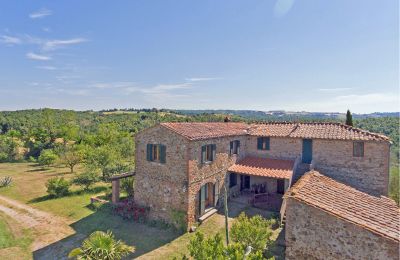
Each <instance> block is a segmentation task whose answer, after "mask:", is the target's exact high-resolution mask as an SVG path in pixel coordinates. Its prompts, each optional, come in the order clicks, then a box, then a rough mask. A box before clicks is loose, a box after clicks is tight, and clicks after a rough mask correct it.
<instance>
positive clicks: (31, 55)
mask: <svg viewBox="0 0 400 260" xmlns="http://www.w3.org/2000/svg"><path fill="white" fill-rule="evenodd" d="M26 57H27V58H28V59H31V60H41V61H46V60H51V57H50V56H45V55H40V54H36V53H33V52H28V53H27V54H26Z"/></svg>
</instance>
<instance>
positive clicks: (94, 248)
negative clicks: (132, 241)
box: [68, 231, 135, 260]
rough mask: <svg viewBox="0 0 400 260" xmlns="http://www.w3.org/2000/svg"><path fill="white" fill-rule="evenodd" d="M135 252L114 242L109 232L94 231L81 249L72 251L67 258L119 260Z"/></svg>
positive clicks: (122, 244)
mask: <svg viewBox="0 0 400 260" xmlns="http://www.w3.org/2000/svg"><path fill="white" fill-rule="evenodd" d="M134 251H135V248H134V247H131V246H128V245H126V244H125V243H124V242H122V241H121V240H116V239H115V238H114V235H113V233H112V232H111V231H107V232H106V233H105V232H102V231H95V232H93V233H92V234H91V235H90V236H89V237H88V238H86V239H85V240H84V241H83V243H82V246H81V247H78V248H75V249H73V250H72V251H71V252H70V253H69V255H68V257H70V258H76V259H88V260H89V259H99V260H119V259H122V258H123V257H125V256H128V255H129V254H130V253H133V252H134Z"/></svg>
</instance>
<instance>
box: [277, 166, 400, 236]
mask: <svg viewBox="0 0 400 260" xmlns="http://www.w3.org/2000/svg"><path fill="white" fill-rule="evenodd" d="M284 197H285V198H293V199H295V200H297V201H299V202H302V203H305V204H307V205H310V206H313V207H316V208H319V209H321V210H323V211H325V212H327V213H328V214H331V215H334V216H336V217H338V218H341V219H344V220H346V221H349V222H351V223H353V224H356V225H358V226H360V227H362V228H365V229H368V230H370V231H371V232H374V233H376V234H378V235H380V236H384V237H387V238H389V239H393V240H396V241H400V209H399V207H398V206H397V205H396V203H395V202H394V201H393V200H391V199H389V198H387V197H383V196H382V197H374V196H371V195H369V194H367V193H364V192H361V191H359V190H356V189H354V188H352V187H350V186H347V185H345V184H343V183H340V182H338V181H335V180H333V179H331V178H329V177H326V176H324V175H322V174H320V173H319V172H316V171H312V172H309V173H306V174H305V175H304V176H303V177H301V178H300V179H299V180H298V181H297V182H296V184H295V185H293V187H292V188H290V190H288V191H287V192H286V193H285V196H284Z"/></svg>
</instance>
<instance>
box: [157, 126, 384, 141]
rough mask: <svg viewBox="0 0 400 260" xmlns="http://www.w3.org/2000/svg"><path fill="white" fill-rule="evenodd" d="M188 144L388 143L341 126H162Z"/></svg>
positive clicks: (349, 127) (377, 135) (374, 134)
mask: <svg viewBox="0 0 400 260" xmlns="http://www.w3.org/2000/svg"><path fill="white" fill-rule="evenodd" d="M160 125H161V126H163V127H166V128H168V129H170V130H172V131H174V132H176V133H177V134H179V135H182V136H184V137H186V138H188V139H190V140H202V139H209V138H217V137H224V136H239V135H252V136H273V137H291V138H310V139H335V140H360V141H387V142H388V141H389V138H388V137H387V136H384V135H381V134H376V133H371V132H368V131H365V130H362V129H359V128H355V127H351V126H347V125H344V124H341V123H326V122H322V123H293V122H288V123H287V122H276V123H256V124H246V123H233V122H227V123H221V122H215V123H210V122H207V123H200V122H196V123H161V124H160Z"/></svg>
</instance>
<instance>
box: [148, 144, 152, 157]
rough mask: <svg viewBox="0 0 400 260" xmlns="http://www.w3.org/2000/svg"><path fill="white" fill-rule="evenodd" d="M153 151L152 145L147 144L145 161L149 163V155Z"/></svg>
mask: <svg viewBox="0 0 400 260" xmlns="http://www.w3.org/2000/svg"><path fill="white" fill-rule="evenodd" d="M152 151H153V145H152V144H147V161H151V159H152V158H151V153H152Z"/></svg>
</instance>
